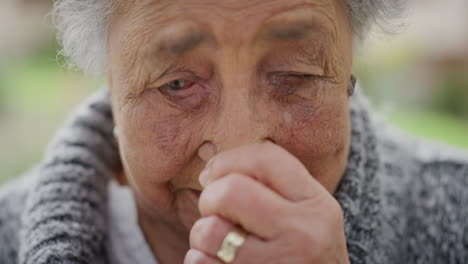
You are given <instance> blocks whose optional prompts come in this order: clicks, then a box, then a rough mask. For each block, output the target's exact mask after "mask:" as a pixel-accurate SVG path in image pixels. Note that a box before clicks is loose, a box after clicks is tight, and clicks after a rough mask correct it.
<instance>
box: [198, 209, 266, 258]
mask: <svg viewBox="0 0 468 264" xmlns="http://www.w3.org/2000/svg"><path fill="white" fill-rule="evenodd" d="M236 229H238V228H237V227H236V226H234V225H233V224H232V223H230V222H229V221H227V220H225V219H223V218H221V217H218V216H209V217H205V218H201V219H200V220H198V221H197V222H196V223H195V225H194V226H193V228H192V231H191V232H190V247H191V248H192V249H195V250H197V251H199V252H203V254H205V255H206V256H208V257H210V258H212V259H217V252H218V250H219V249H220V248H221V246H222V244H223V241H224V239H225V238H226V236H227V234H228V233H229V232H231V231H235V230H236ZM264 245H265V242H264V241H262V240H260V239H259V238H257V237H255V236H254V235H247V236H246V238H245V242H244V243H243V244H242V245H241V246H240V247H239V248H238V249H237V251H236V254H235V258H234V261H233V263H259V262H256V261H254V260H255V258H258V257H255V258H254V256H259V255H261V254H258V253H259V252H261V249H262V248H265V246H264ZM199 257H201V256H199ZM218 261H219V260H218ZM257 261H259V259H257ZM193 263H195V262H193ZM201 263H205V262H201ZM207 263H211V262H207Z"/></svg>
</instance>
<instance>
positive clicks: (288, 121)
mask: <svg viewBox="0 0 468 264" xmlns="http://www.w3.org/2000/svg"><path fill="white" fill-rule="evenodd" d="M283 121H284V123H285V124H286V125H290V124H291V122H292V115H291V113H289V112H283Z"/></svg>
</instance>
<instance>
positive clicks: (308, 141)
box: [278, 95, 349, 171]
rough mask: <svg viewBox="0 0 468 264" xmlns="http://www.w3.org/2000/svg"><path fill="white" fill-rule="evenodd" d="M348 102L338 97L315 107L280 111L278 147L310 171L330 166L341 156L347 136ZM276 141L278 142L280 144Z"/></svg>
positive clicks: (298, 107) (299, 107)
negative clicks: (280, 132)
mask: <svg viewBox="0 0 468 264" xmlns="http://www.w3.org/2000/svg"><path fill="white" fill-rule="evenodd" d="M347 106H348V100H347V98H346V97H344V96H340V95H338V97H336V98H332V97H330V98H329V99H327V98H324V99H323V100H322V101H321V102H320V103H319V104H317V105H316V106H312V105H310V106H294V108H293V109H291V110H290V111H286V112H283V114H282V116H283V122H282V124H283V125H282V126H283V127H282V128H281V129H280V131H285V132H284V133H283V134H282V135H281V138H280V142H281V145H283V147H284V148H286V149H287V150H288V151H289V152H291V153H292V154H294V155H295V156H296V157H298V158H299V159H300V160H301V161H302V162H303V163H304V165H306V167H308V168H309V170H311V171H317V170H318V168H320V167H325V166H333V165H332V164H328V162H333V161H334V162H336V161H338V160H339V158H340V155H341V156H343V155H344V154H345V153H344V151H345V149H346V144H347V138H348V136H349V125H348V122H349V114H348V107H347ZM280 142H278V143H280Z"/></svg>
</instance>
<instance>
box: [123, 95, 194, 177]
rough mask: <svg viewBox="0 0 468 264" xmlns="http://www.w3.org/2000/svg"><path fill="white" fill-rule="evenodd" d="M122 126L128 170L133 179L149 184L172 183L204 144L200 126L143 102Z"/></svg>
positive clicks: (179, 115)
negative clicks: (199, 146) (201, 144)
mask: <svg viewBox="0 0 468 264" xmlns="http://www.w3.org/2000/svg"><path fill="white" fill-rule="evenodd" d="M122 123H123V124H124V125H123V126H124V129H125V140H124V142H122V144H121V145H122V148H123V151H122V156H123V159H124V160H125V162H126V167H127V169H128V170H129V172H130V173H131V176H132V177H133V178H135V179H136V180H139V181H145V182H146V183H148V182H150V183H153V184H162V183H166V182H167V181H170V180H171V179H172V178H174V177H175V176H176V175H177V174H178V173H180V171H181V170H182V169H183V168H184V166H186V165H187V163H189V161H190V160H191V159H192V158H193V157H194V155H195V152H196V150H197V146H198V145H200V143H201V142H199V141H200V140H201V138H202V128H201V127H200V122H195V118H193V117H191V116H189V115H187V114H185V113H180V112H176V111H174V110H172V109H168V108H167V107H164V106H163V104H162V103H155V104H152V103H148V102H143V103H142V104H141V105H139V106H137V107H136V108H135V109H132V110H130V111H128V114H126V115H125V117H124V118H123V122H122ZM143 179H144V180H143Z"/></svg>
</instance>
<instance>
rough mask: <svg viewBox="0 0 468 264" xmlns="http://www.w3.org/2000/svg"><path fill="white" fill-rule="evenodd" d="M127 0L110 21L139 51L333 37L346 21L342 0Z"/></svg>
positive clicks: (175, 51)
mask: <svg viewBox="0 0 468 264" xmlns="http://www.w3.org/2000/svg"><path fill="white" fill-rule="evenodd" d="M122 1H123V0H122ZM131 2H132V4H128V3H129V2H126V3H127V4H123V5H121V6H120V8H119V12H117V13H116V16H114V19H113V21H115V22H117V23H111V24H124V25H125V27H126V28H125V29H124V30H121V31H122V32H123V34H125V36H124V37H123V38H120V39H126V40H125V44H124V46H125V49H126V50H135V48H136V46H140V44H139V43H141V45H142V47H138V48H136V50H139V51H138V53H140V54H143V56H147V55H148V54H152V55H153V54H162V55H164V54H165V55H179V54H181V53H184V52H186V51H190V50H191V49H193V48H195V47H197V46H200V45H201V44H207V45H212V46H216V45H218V46H223V45H226V44H227V45H229V46H241V45H245V44H248V46H250V47H254V46H255V45H257V44H258V45H262V44H264V45H269V44H270V43H273V42H284V41H289V40H302V39H305V38H308V39H311V37H314V36H316V37H317V38H319V39H321V40H322V42H323V41H324V40H326V41H331V42H332V43H336V42H337V36H338V35H340V34H341V33H340V31H342V32H346V30H343V27H346V26H347V25H348V24H347V23H345V22H344V21H346V20H347V14H346V11H345V8H344V6H342V2H341V0H313V1H312V0H270V1H265V0H261V1H259V0H236V1H233V0H171V1H156V0H143V1H141V0H140V1H131ZM147 44H150V45H147ZM146 48H151V50H150V51H147V52H143V51H144V49H146Z"/></svg>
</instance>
